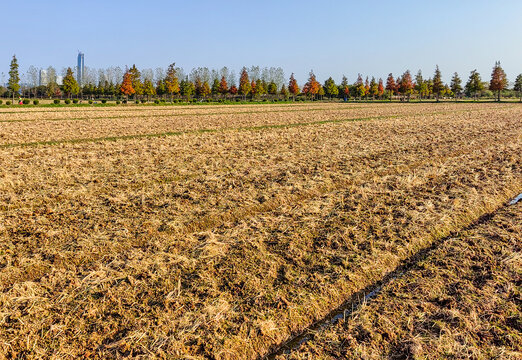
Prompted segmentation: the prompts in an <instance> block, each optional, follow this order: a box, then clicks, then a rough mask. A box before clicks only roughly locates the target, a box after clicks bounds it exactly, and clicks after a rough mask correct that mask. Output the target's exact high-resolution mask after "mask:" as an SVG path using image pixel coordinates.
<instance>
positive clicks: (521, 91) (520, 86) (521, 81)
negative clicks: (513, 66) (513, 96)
mask: <svg viewBox="0 0 522 360" xmlns="http://www.w3.org/2000/svg"><path fill="white" fill-rule="evenodd" d="M513 90H515V91H516V92H518V96H520V102H522V74H520V75H518V76H517V79H516V80H515V86H514V88H513Z"/></svg>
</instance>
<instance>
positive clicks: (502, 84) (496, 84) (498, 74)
mask: <svg viewBox="0 0 522 360" xmlns="http://www.w3.org/2000/svg"><path fill="white" fill-rule="evenodd" d="M507 85H508V79H507V76H506V73H505V72H504V69H502V67H501V66H500V61H497V62H495V66H494V67H493V72H492V73H491V81H490V83H489V90H491V91H496V92H497V101H500V92H501V91H502V90H504V89H505V88H506V87H507Z"/></svg>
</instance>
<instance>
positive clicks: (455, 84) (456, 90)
mask: <svg viewBox="0 0 522 360" xmlns="http://www.w3.org/2000/svg"><path fill="white" fill-rule="evenodd" d="M450 89H451V91H452V92H453V95H454V96H455V100H457V97H458V95H459V94H460V93H461V92H462V80H461V79H460V77H459V74H457V73H455V74H453V77H452V78H451V84H450Z"/></svg>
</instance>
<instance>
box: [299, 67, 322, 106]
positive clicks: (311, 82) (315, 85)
mask: <svg viewBox="0 0 522 360" xmlns="http://www.w3.org/2000/svg"><path fill="white" fill-rule="evenodd" d="M320 88H321V84H320V83H319V81H317V79H316V78H315V74H314V71H313V70H311V71H310V75H309V77H308V82H307V83H306V84H305V85H304V86H303V92H304V93H305V94H306V95H310V96H311V97H312V99H314V98H315V95H316V94H317V93H318V92H319V89H320Z"/></svg>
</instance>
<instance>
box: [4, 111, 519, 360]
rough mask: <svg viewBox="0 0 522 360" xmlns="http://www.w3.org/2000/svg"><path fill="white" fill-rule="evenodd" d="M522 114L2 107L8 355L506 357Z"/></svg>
mask: <svg viewBox="0 0 522 360" xmlns="http://www.w3.org/2000/svg"><path fill="white" fill-rule="evenodd" d="M521 119H522V106H519V105H518V104H473V103H466V104H452V103H441V104H353V103H352V104H328V103H317V104H299V105H298V104H295V105H244V106H243V105H237V106H236V105H234V106H187V107H181V106H179V107H150V106H148V107H140V106H128V107H118V108H94V107H93V108H56V109H48V108H31V109H24V108H20V109H12V108H9V109H0V217H1V220H0V238H1V240H0V358H2V357H3V358H17V359H36V358H56V359H72V358H92V359H105V358H116V359H118V358H142V359H149V358H158V359H164V358H169V359H262V358H264V357H267V358H282V359H286V358H289V359H323V358H324V359H330V358H331V359H337V358H369V359H371V358H375V359H378V358H387V357H390V358H433V357H431V355H430V354H432V353H433V354H440V355H437V356H435V358H439V357H440V358H444V357H448V356H453V357H456V358H459V357H460V358H463V357H465V358H489V357H495V356H496V357H497V358H503V357H504V358H510V357H512V358H516V355H517V354H519V351H520V346H521V340H520V339H521V336H522V335H521V331H522V330H521V327H520V322H521V308H520V304H521V303H520V275H521V274H520V265H521V264H520V244H521V239H522V235H521V231H520V230H521V228H520V226H519V224H520V220H521V213H520V207H521V206H522V204H521V203H519V204H516V205H511V206H508V205H507V202H508V201H509V200H510V199H512V198H514V197H515V196H516V195H518V194H519V193H521V192H522V170H521V165H522V120H521ZM486 214H489V216H486V217H485V215H486ZM397 269H403V271H402V272H401V274H400V276H397V277H392V276H390V274H394V273H395V272H397ZM376 286H378V287H379V288H381V287H382V288H381V291H380V292H379V293H378V294H376V295H375V297H374V298H372V299H370V300H369V301H368V304H365V305H363V306H361V307H360V309H357V310H356V311H355V312H353V313H351V314H349V315H347V316H346V317H345V318H343V320H342V321H339V322H336V323H331V324H327V325H324V326H321V327H320V329H317V330H313V336H307V337H306V339H307V341H303V342H301V343H297V342H295V341H294V342H293V341H292V339H294V340H295V339H296V338H299V337H300V336H302V334H310V333H312V329H314V324H320V323H322V322H325V319H328V318H329V316H330V315H331V314H332V312H335V311H336V309H339V308H340V306H342V305H343V304H345V305H346V304H348V303H351V302H352V301H353V299H354V297H355V296H356V295H357V294H361V293H364V292H365V291H366V290H368V289H372V288H373V287H376ZM390 322H392V323H393V326H391V325H389V324H390ZM493 328H494V329H495V330H491V329H493ZM361 329H363V330H361ZM361 334H362V335H361ZM506 337H507V338H508V339H507V340H506V339H505V338H506ZM500 338H502V339H503V340H502V341H500V340H498V339H500ZM283 350H284V351H283ZM448 354H449V355H448ZM451 354H456V355H451ZM462 354H464V355H462ZM401 356H402V357H401Z"/></svg>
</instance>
